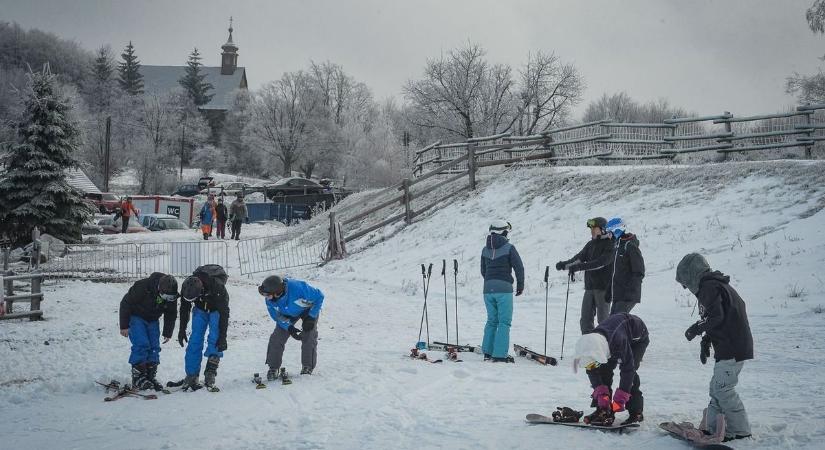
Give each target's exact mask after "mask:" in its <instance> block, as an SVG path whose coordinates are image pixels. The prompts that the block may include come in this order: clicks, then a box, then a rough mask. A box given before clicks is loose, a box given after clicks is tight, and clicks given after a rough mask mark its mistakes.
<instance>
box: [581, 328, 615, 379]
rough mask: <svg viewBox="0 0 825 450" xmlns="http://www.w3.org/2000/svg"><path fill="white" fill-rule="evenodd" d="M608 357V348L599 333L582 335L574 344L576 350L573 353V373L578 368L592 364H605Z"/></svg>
mask: <svg viewBox="0 0 825 450" xmlns="http://www.w3.org/2000/svg"><path fill="white" fill-rule="evenodd" d="M609 357H610V347H609V346H608V345H607V339H606V338H605V337H604V336H602V334H601V333H595V332H594V333H587V334H584V335H582V337H580V338H579V340H578V342H576V350H575V351H574V353H573V372H576V371H577V369H578V368H579V367H587V366H588V365H590V364H592V363H594V362H597V363H599V364H605V363H607V359H608V358H609Z"/></svg>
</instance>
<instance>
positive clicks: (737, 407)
mask: <svg viewBox="0 0 825 450" xmlns="http://www.w3.org/2000/svg"><path fill="white" fill-rule="evenodd" d="M676 281H678V282H679V283H680V284H681V285H682V287H683V288H685V289H689V290H690V292H692V293H693V294H694V295H696V298H697V299H698V302H699V321H697V322H696V323H694V324H693V325H691V326H690V327H689V328H688V329H687V331H685V337H686V338H687V340H688V341H692V340H693V339H694V338H696V337H697V336H699V335H701V334H702V333H704V337H702V342H701V345H700V353H699V359H700V361H701V362H702V364H705V362H706V361H707V358H708V356H710V348H711V347H713V355H714V358H715V359H716V364H714V366H713V378H711V380H710V404H708V409H707V415H706V416H705V422H706V427H707V430H705V431H707V432H709V433H710V434H716V429H715V428H716V416H717V415H719V414H724V415H725V421H726V426H725V440H731V439H739V438H743V437H749V436H750V435H751V428H750V423H749V422H748V414H747V412H745V405H744V404H742V400H741V399H740V398H739V395H738V394H737V393H736V385H737V383H738V382H739V373H740V372H741V371H742V366H743V365H744V364H745V361H746V360H749V359H753V337H752V336H751V329H750V325H749V324H748V314H747V311H746V308H745V302H744V301H743V300H742V298H741V297H740V296H739V293H737V292H736V290H735V289H733V287H731V285H730V284H729V282H730V277H729V276H727V275H724V274H723V273H722V272H719V271H711V269H710V264H708V262H707V260H706V259H705V258H704V257H703V256H702V255H700V254H698V253H690V254H688V255H685V257H684V258H682V260H681V261H680V262H679V265H678V266H677V267H676Z"/></svg>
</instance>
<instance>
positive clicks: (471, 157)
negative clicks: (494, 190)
mask: <svg viewBox="0 0 825 450" xmlns="http://www.w3.org/2000/svg"><path fill="white" fill-rule="evenodd" d="M477 145H478V144H474V143H471V144H470V145H468V146H467V171H468V172H469V174H470V190H472V191H474V190H475V189H476V146H477Z"/></svg>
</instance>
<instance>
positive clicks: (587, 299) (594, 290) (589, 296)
mask: <svg viewBox="0 0 825 450" xmlns="http://www.w3.org/2000/svg"><path fill="white" fill-rule="evenodd" d="M587 227H588V228H590V240H589V241H588V242H587V244H585V245H584V248H583V249H582V250H581V251H580V252H579V253H576V255H575V256H573V257H572V258H570V259H568V260H566V261H559V262H557V263H556V270H570V267H571V266H573V265H574V264H579V263H585V262H588V261H596V260H599V259H600V258H602V257H603V256H605V255H612V253H613V252H612V250H613V243H612V242H611V240H610V234H608V232H607V230H606V227H607V220H606V219H605V218H604V217H596V218H594V219H590V220H588V221H587ZM609 281H610V271H608V269H607V266H606V265H604V264H602V265H600V266H599V267H596V268H594V269H590V270H587V271H586V272H585V274H584V297H583V298H582V313H581V319H580V320H579V326H580V327H581V330H582V334H586V333H589V332H591V331H593V318H594V317H595V318H596V319H597V320H598V323H601V322H602V321H603V320H604V319H606V318H607V316H608V314H609V313H610V305H609V304H608V303H607V302H606V301H605V298H604V294H605V289H606V288H607V283H608V282H609Z"/></svg>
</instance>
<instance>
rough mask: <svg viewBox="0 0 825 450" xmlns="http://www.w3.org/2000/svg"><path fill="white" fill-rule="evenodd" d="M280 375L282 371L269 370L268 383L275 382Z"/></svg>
mask: <svg viewBox="0 0 825 450" xmlns="http://www.w3.org/2000/svg"><path fill="white" fill-rule="evenodd" d="M280 374H281V371H280V370H278V368H277V367H270V368H269V370H267V371H266V381H275V380H277V379H278V376H280Z"/></svg>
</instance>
